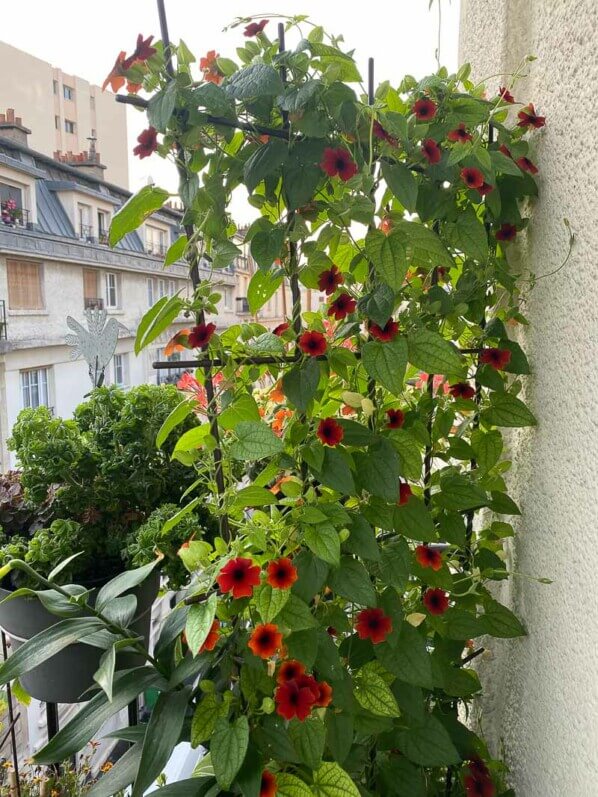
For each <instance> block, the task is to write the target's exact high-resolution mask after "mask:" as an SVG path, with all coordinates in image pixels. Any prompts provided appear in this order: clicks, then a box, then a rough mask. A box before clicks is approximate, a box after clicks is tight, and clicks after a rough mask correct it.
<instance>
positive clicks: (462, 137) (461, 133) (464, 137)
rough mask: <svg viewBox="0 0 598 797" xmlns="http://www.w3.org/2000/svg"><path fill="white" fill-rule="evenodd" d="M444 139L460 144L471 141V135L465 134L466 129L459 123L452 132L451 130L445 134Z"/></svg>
mask: <svg viewBox="0 0 598 797" xmlns="http://www.w3.org/2000/svg"><path fill="white" fill-rule="evenodd" d="M446 137H447V138H448V140H449V141H460V142H461V143H464V142H465V141H472V140H473V136H472V135H471V133H468V132H467V128H466V127H465V124H464V123H463V122H461V124H460V125H457V127H456V128H455V129H454V130H451V131H450V132H449V133H447V134H446Z"/></svg>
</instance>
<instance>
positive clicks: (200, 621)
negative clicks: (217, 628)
mask: <svg viewBox="0 0 598 797" xmlns="http://www.w3.org/2000/svg"><path fill="white" fill-rule="evenodd" d="M217 602H218V599H217V597H216V594H215V593H212V595H210V597H209V598H208V599H207V601H204V602H203V603H194V604H193V605H192V606H191V608H190V609H189V614H188V615H187V623H186V625H185V636H186V637H187V644H188V645H189V650H190V651H191V653H193V655H194V656H197V654H198V653H199V649H200V648H201V646H202V645H203V643H204V642H205V641H206V638H207V636H208V634H209V633H210V628H211V627H212V623H213V622H214V617H215V616H216V604H217Z"/></svg>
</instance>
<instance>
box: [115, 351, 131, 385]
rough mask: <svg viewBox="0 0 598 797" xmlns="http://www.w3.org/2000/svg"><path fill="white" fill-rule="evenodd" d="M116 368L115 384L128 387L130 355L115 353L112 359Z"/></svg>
mask: <svg viewBox="0 0 598 797" xmlns="http://www.w3.org/2000/svg"><path fill="white" fill-rule="evenodd" d="M112 367H113V368H114V384H115V385H116V386H117V387H126V385H127V381H128V373H127V371H128V355H126V354H115V355H114V359H113V360H112Z"/></svg>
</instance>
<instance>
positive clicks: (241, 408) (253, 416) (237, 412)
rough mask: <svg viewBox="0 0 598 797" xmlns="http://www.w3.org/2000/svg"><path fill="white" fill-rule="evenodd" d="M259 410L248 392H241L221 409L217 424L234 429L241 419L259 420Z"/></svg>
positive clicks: (223, 427)
mask: <svg viewBox="0 0 598 797" xmlns="http://www.w3.org/2000/svg"><path fill="white" fill-rule="evenodd" d="M259 420H260V411H259V409H258V406H257V403H256V400H255V399H254V398H253V396H250V395H249V393H242V394H241V395H240V396H238V397H237V398H236V399H235V400H234V401H233V402H232V403H231V404H229V405H228V406H227V407H226V408H225V409H223V410H222V412H221V413H220V415H219V417H218V425H219V426H220V427H221V428H222V429H227V430H228V429H234V428H235V426H237V425H238V424H239V423H241V421H259Z"/></svg>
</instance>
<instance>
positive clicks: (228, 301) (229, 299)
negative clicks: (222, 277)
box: [222, 288, 233, 310]
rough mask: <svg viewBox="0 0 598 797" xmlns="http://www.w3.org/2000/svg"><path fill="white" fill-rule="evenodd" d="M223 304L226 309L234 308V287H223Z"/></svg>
mask: <svg viewBox="0 0 598 797" xmlns="http://www.w3.org/2000/svg"><path fill="white" fill-rule="evenodd" d="M222 306H223V307H224V309H225V310H232V309H233V289H232V288H223V289H222Z"/></svg>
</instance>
